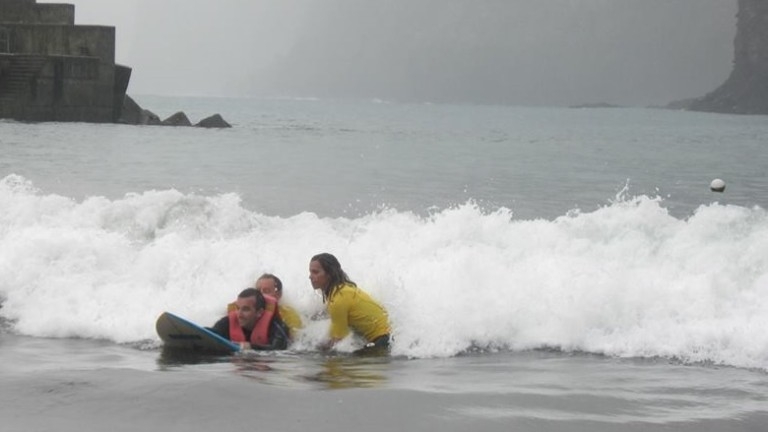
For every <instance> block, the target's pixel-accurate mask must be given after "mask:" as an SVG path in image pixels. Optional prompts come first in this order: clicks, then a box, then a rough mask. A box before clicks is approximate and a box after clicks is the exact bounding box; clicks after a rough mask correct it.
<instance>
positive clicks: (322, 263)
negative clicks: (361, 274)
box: [309, 253, 354, 298]
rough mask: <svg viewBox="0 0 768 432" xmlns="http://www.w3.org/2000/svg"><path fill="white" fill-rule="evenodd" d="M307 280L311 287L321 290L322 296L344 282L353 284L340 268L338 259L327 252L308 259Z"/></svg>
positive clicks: (326, 296) (328, 293)
mask: <svg viewBox="0 0 768 432" xmlns="http://www.w3.org/2000/svg"><path fill="white" fill-rule="evenodd" d="M309 280H310V282H312V288H314V289H319V290H321V291H322V292H323V298H328V297H329V295H330V293H331V292H332V291H333V289H334V288H336V287H337V286H339V285H341V284H343V283H345V282H346V283H351V284H353V285H354V282H352V281H351V280H350V279H349V276H347V274H346V273H344V270H342V269H341V264H340V263H339V260H337V259H336V257H335V256H333V255H331V254H329V253H321V254H317V255H315V256H313V257H312V259H311V260H309Z"/></svg>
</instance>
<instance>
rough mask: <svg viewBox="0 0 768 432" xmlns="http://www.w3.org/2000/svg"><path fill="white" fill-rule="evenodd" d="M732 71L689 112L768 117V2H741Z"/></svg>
mask: <svg viewBox="0 0 768 432" xmlns="http://www.w3.org/2000/svg"><path fill="white" fill-rule="evenodd" d="M736 17H737V30H736V39H735V41H734V48H735V54H734V59H733V70H732V71H731V75H730V76H729V77H728V79H727V80H726V81H725V83H723V85H721V86H720V87H719V88H717V89H716V90H715V91H713V92H712V93H709V94H708V95H706V96H704V97H702V98H698V99H696V100H694V101H692V102H691V103H690V104H689V105H688V109H690V110H693V111H710V112H720V113H733V114H768V1H766V0H739V12H738V14H737V15H736Z"/></svg>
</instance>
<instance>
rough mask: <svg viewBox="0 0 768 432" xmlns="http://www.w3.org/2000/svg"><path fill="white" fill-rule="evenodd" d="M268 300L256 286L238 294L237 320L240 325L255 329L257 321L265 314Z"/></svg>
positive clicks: (236, 302)
mask: <svg viewBox="0 0 768 432" xmlns="http://www.w3.org/2000/svg"><path fill="white" fill-rule="evenodd" d="M266 304H267V302H266V300H264V295H263V294H261V291H259V290H257V289H256V288H246V289H244V290H242V291H241V292H240V294H238V295H237V301H235V305H236V306H237V321H238V323H239V324H240V327H243V328H246V329H249V330H251V329H253V327H254V326H255V325H256V321H257V320H258V319H259V318H261V316H262V315H263V314H264V307H265V306H266Z"/></svg>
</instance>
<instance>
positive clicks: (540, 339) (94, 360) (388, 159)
mask: <svg viewBox="0 0 768 432" xmlns="http://www.w3.org/2000/svg"><path fill="white" fill-rule="evenodd" d="M136 99H137V100H138V102H139V103H140V104H141V105H142V106H143V107H144V108H148V109H150V110H152V111H153V112H155V113H157V114H158V115H160V117H161V118H165V117H168V116H170V115H171V114H173V113H174V112H176V111H179V110H183V111H185V112H186V113H187V115H188V116H189V117H190V119H191V120H192V121H193V122H196V121H198V120H200V119H202V118H203V117H206V116H208V115H210V114H213V113H220V114H221V115H222V116H223V117H224V118H225V119H226V120H227V121H229V122H230V123H232V125H233V127H232V128H231V129H214V130H209V129H202V128H185V127H160V126H128V125H112V124H82V123H38V124H28V123H19V122H14V121H7V120H0V155H2V156H0V210H1V211H0V365H2V367H1V368H0V424H3V425H7V427H9V428H10V429H6V426H3V427H2V428H0V429H3V430H10V431H16V430H18V431H27V430H42V431H47V430H56V431H59V432H60V431H68V430H72V431H82V430H105V429H109V430H113V431H119V430H126V431H127V430H159V429H163V430H166V431H175V430H178V431H182V430H185V431H188V430H215V429H220V428H222V427H224V426H223V425H227V427H230V426H241V427H251V426H253V425H254V424H258V422H262V424H263V425H264V426H265V427H268V428H272V429H274V430H295V431H307V430H315V431H317V430H321V431H323V430H351V429H353V428H356V429H357V428H359V429H361V430H369V431H376V430H382V431H383V430H388V431H389V430H392V429H393V428H395V429H399V430H424V429H426V428H428V427H429V428H434V427H439V428H440V429H441V430H447V431H464V430H469V429H477V430H499V431H508V430H522V431H529V430H530V431H578V430H584V431H648V430H650V431H662V430H664V431H679V430H683V431H687V430H690V431H702V430H712V431H764V430H766V424H768V214H766V210H765V209H766V206H767V205H768V175H767V174H768V151H766V145H768V118H766V117H765V116H732V115H722V114H707V113H691V112H681V111H671V110H661V109H647V108H610V109H607V108H580V109H569V108H546V107H536V108H531V107H527V108H523V107H502V106H472V105H464V106H461V105H435V104H398V103H390V102H387V101H381V100H374V101H338V100H336V101H334V100H316V99H283V100H279V99H272V100H261V99H212V98H209V99H199V98H168V97H157V96H140V97H136ZM716 178H719V179H722V180H723V181H725V183H726V189H725V191H724V192H723V193H716V192H713V191H711V190H710V187H709V186H710V183H711V181H712V180H714V179H716ZM319 252H331V253H333V254H335V255H336V256H337V257H338V258H339V260H340V261H341V263H342V265H343V267H344V269H345V270H346V272H347V273H348V274H349V275H350V277H351V278H352V279H353V280H355V281H356V282H357V283H358V285H360V286H361V287H363V288H364V289H365V290H366V291H368V292H369V293H370V294H372V295H373V296H374V297H376V298H377V299H379V300H380V301H381V302H382V303H383V304H384V306H385V307H386V308H387V310H388V312H389V314H390V319H391V322H392V325H393V335H394V342H393V346H392V353H391V356H390V357H386V358H357V357H354V356H351V355H350V353H351V351H353V350H354V349H355V348H357V347H359V344H360V341H359V340H356V339H354V338H350V339H349V340H345V341H344V342H343V343H342V344H341V345H340V347H339V350H338V351H337V352H335V353H332V354H329V355H325V354H320V353H318V352H317V351H316V350H315V346H316V345H317V343H319V342H320V341H321V340H323V338H324V337H325V334H326V331H327V326H328V321H327V319H324V318H323V317H322V315H320V314H319V312H321V311H322V309H323V304H322V299H321V297H320V296H319V295H318V294H316V293H315V292H313V290H312V288H311V286H310V284H309V280H308V270H307V268H308V263H309V259H310V257H311V256H312V255H314V254H316V253H319ZM263 272H271V273H275V274H277V275H279V276H280V277H281V278H282V279H283V282H284V284H285V295H284V301H286V302H287V303H289V304H291V305H292V306H294V307H295V308H296V309H297V310H298V311H299V312H300V313H301V314H302V315H304V317H305V321H306V323H307V326H306V328H305V330H304V331H303V332H302V333H301V334H299V335H297V336H296V339H295V341H294V343H293V345H292V347H291V349H290V350H289V351H288V352H282V353H266V354H264V353H258V354H256V353H250V354H244V355H236V356H225V357H216V356H188V357H187V356H181V357H179V356H169V354H168V353H167V352H165V351H164V350H163V349H162V344H161V342H160V341H159V338H158V337H157V335H156V334H155V330H154V322H155V319H156V318H157V316H158V315H160V313H162V312H163V311H171V312H173V313H176V314H178V315H181V316H184V317H186V318H188V319H190V320H192V321H195V322H198V323H200V324H201V325H211V324H213V323H214V322H215V321H216V320H217V319H218V318H220V317H221V316H222V315H223V314H224V311H225V306H226V304H227V303H228V302H229V301H231V300H233V299H234V298H235V297H236V295H237V293H238V292H239V291H240V290H242V289H243V288H245V287H247V286H249V285H251V284H252V283H253V281H254V279H255V278H256V277H258V276H259V275H260V274H261V273H263ZM313 317H319V318H315V319H313ZM249 402H252V403H253V404H254V406H260V407H262V408H263V413H259V414H254V412H253V411H252V410H251V411H249V410H245V409H244V408H243V407H245V406H247V405H248V404H249ZM41 408H42V409H41Z"/></svg>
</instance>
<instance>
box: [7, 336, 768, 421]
mask: <svg viewBox="0 0 768 432" xmlns="http://www.w3.org/2000/svg"><path fill="white" fill-rule="evenodd" d="M0 347H2V349H1V350H0V363H1V364H3V365H4V366H3V370H2V372H1V373H0V389H2V390H0V417H2V418H3V419H10V424H11V425H13V426H14V427H16V428H17V429H10V430H30V429H28V428H30V427H35V426H36V425H50V424H53V423H55V424H57V425H60V426H61V427H62V428H63V429H59V430H76V428H77V425H80V426H82V425H85V424H88V425H91V426H93V427H99V426H106V425H107V424H112V425H115V426H114V427H116V428H117V429H116V430H131V428H134V429H133V430H136V429H135V428H137V427H139V428H150V429H151V428H160V427H162V428H163V429H166V430H183V428H184V427H190V426H192V425H197V426H195V429H194V430H205V429H199V428H197V427H199V426H200V425H205V424H214V423H216V422H223V421H225V420H227V421H228V422H229V421H233V422H234V424H238V422H246V421H247V420H248V419H249V418H250V416H251V415H253V413H252V412H250V411H247V412H246V413H245V414H244V413H243V411H242V410H241V409H240V407H241V406H242V403H243V401H242V400H240V399H238V398H239V397H241V395H242V396H245V395H250V396H245V397H246V398H248V399H251V400H252V402H253V403H254V404H256V405H257V406H259V407H260V408H261V409H262V410H263V412H265V413H271V414H270V415H267V416H265V417H264V418H263V421H264V422H265V425H266V426H269V425H272V426H277V427H280V428H281V429H280V430H305V429H309V428H310V427H309V424H308V423H304V422H309V423H311V424H312V425H313V427H312V429H319V430H332V429H334V428H338V427H342V426H345V425H347V426H349V425H352V424H356V423H358V422H363V423H362V424H359V425H358V426H360V427H362V426H363V425H365V427H366V428H368V429H369V430H386V429H387V428H391V427H400V428H409V427H413V426H414V425H418V424H424V425H425V426H426V425H427V424H433V425H435V426H438V427H441V428H444V429H447V430H452V431H453V430H456V431H458V430H465V429H464V428H466V427H472V428H479V429H480V430H509V429H508V428H509V427H513V426H514V427H516V428H518V429H516V430H531V431H534V430H551V431H572V430H582V428H583V430H587V429H590V428H591V430H598V431H600V430H606V431H607V430H622V431H623V430H650V431H655V430H659V431H660V430H697V429H696V428H704V429H698V430H733V431H750V430H759V429H755V428H756V427H758V426H759V425H762V424H763V423H762V422H763V421H765V420H766V419H767V418H768V408H766V407H767V406H768V404H766V399H768V375H766V374H765V373H763V372H759V371H750V370H744V369H737V368H727V367H715V366H707V365H682V364H675V363H672V362H669V361H666V360H660V359H657V360H653V359H647V360H638V359H616V358H608V357H603V356H595V355H588V354H567V353H560V352H551V351H533V352H518V353H512V352H498V353H483V354H471V355H462V356H457V357H452V358H442V359H406V358H396V357H394V358H393V357H380V358H357V357H349V356H325V355H319V354H314V355H312V354H297V353H277V354H275V353H272V354H263V353H262V354H250V355H239V356H224V357H215V356H199V355H198V356H196V357H195V356H191V357H187V358H181V357H178V356H176V357H169V356H167V355H166V354H167V353H165V354H164V353H163V352H162V350H160V349H158V348H151V349H147V348H144V349H138V348H136V347H127V346H120V345H114V344H110V343H106V342H97V341H86V340H71V341H62V340H45V339H34V338H32V339H30V338H19V337H10V336H7V335H5V336H3V337H2V338H1V339H0ZM373 390H375V391H373ZM318 391H319V392H320V393H318ZM328 391H330V393H327V392H328ZM230 392H231V394H230ZM227 399H229V400H230V401H231V403H227ZM41 403H42V404H43V405H45V406H46V409H45V410H43V411H42V412H41V411H39V410H37V408H34V407H38V406H39V405H40V404H41ZM117 406H124V407H127V408H128V409H127V410H123V409H120V410H116V409H115V408H116V407H117ZM152 407H157V408H152ZM160 407H162V408H160ZM205 407H210V408H209V409H207V408H205ZM363 410H364V411H363ZM75 411H76V412H78V413H79V415H78V416H71V415H70V416H69V417H66V416H65V417H64V418H63V419H62V418H59V416H61V415H62V414H63V413H70V412H75ZM160 411H164V412H166V414H160ZM140 412H141V413H144V412H148V413H149V414H148V415H145V414H141V416H140V417H137V418H134V417H132V416H134V415H137V414H138V413H140ZM25 413H29V414H30V415H32V414H33V413H34V416H33V418H27V417H25V416H24V414H25ZM105 413H109V416H107V415H106V414H105ZM249 413H250V414H249ZM179 416H182V417H183V420H179ZM350 416H351V417H350ZM259 418H260V419H262V416H259ZM46 419H47V420H48V422H50V423H48V422H46ZM760 427H762V426H760ZM505 428H507V429H505Z"/></svg>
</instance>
